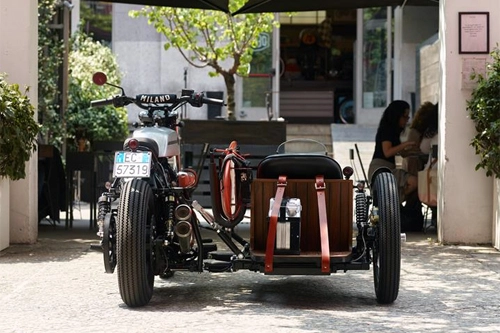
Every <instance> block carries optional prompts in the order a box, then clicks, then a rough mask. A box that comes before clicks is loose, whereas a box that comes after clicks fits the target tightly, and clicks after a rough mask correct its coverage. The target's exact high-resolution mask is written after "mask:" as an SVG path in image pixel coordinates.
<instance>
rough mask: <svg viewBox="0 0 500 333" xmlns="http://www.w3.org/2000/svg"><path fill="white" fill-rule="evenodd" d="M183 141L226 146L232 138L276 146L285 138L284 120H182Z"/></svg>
mask: <svg viewBox="0 0 500 333" xmlns="http://www.w3.org/2000/svg"><path fill="white" fill-rule="evenodd" d="M181 137H182V142H183V143H192V144H197V143H200V144H203V143H209V144H210V145H218V146H221V145H222V146H221V147H225V146H228V145H229V143H230V142H231V141H233V140H236V141H238V144H240V145H243V144H247V145H264V146H269V145H274V146H278V145H279V144H280V143H282V142H283V141H285V140H286V122H284V121H227V120H184V127H183V128H181Z"/></svg>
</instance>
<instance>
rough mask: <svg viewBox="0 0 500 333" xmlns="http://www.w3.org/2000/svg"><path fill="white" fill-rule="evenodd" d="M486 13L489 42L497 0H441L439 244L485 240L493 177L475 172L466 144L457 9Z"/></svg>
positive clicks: (499, 6)
mask: <svg viewBox="0 0 500 333" xmlns="http://www.w3.org/2000/svg"><path fill="white" fill-rule="evenodd" d="M461 11H469V12H477V11H487V12H489V13H490V47H491V48H492V47H494V46H495V44H496V43H497V42H498V41H499V40H500V1H491V0H475V1H470V0H441V1H440V22H441V24H440V32H439V33H440V40H441V46H440V48H441V57H440V61H441V71H442V72H441V89H442V91H441V100H440V127H439V169H440V170H442V172H441V173H440V175H439V182H440V186H439V188H440V191H439V193H438V196H439V209H438V233H439V238H440V240H441V241H442V242H444V243H458V242H460V243H491V241H492V209H493V200H492V195H493V179H492V178H487V177H486V176H485V172H484V171H482V170H480V171H475V166H476V164H477V163H478V157H477V156H476V155H475V154H474V150H473V149H472V147H471V146H470V145H469V143H470V140H471V139H472V137H473V136H474V134H475V129H474V125H473V123H472V121H471V120H470V119H468V118H467V111H466V100H467V99H468V98H469V97H470V91H468V90H461V62H462V58H464V57H467V56H466V55H461V54H459V53H458V38H459V32H458V31H459V29H458V13H459V12H461Z"/></svg>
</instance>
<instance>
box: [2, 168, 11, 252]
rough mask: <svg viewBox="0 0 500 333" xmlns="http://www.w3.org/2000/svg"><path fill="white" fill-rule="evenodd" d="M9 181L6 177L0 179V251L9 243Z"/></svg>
mask: <svg viewBox="0 0 500 333" xmlns="http://www.w3.org/2000/svg"><path fill="white" fill-rule="evenodd" d="M9 184H10V181H9V180H8V179H7V178H2V179H0V251H2V250H3V249H6V248H8V247H9V244H10V230H9V226H10V223H9V217H10V207H9V206H10V198H9V197H10V190H9V189H10V187H9Z"/></svg>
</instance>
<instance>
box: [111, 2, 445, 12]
mask: <svg viewBox="0 0 500 333" xmlns="http://www.w3.org/2000/svg"><path fill="white" fill-rule="evenodd" d="M105 2H114V3H127V4H136V5H149V6H163V7H178V8H197V9H213V10H220V11H223V12H226V13H229V0H106V1H105ZM438 4H439V0H249V1H248V2H247V3H246V4H245V5H244V6H243V7H242V8H240V9H238V10H237V11H236V12H234V13H233V15H236V14H243V13H266V12H269V13H273V12H300V11H310V10H326V9H353V8H367V7H385V6H403V5H404V6H437V5H438Z"/></svg>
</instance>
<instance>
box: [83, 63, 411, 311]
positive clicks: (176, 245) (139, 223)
mask: <svg viewBox="0 0 500 333" xmlns="http://www.w3.org/2000/svg"><path fill="white" fill-rule="evenodd" d="M94 82H95V83H96V84H100V85H102V84H110V83H107V82H106V77H105V75H104V74H103V73H96V74H95V75H94ZM111 85H112V84H111ZM115 87H117V88H119V89H121V94H120V95H117V96H114V97H111V98H109V99H105V100H98V101H93V102H92V106H94V107H99V106H104V105H114V106H115V107H122V106H126V105H128V104H132V103H133V104H135V105H137V106H138V107H140V108H141V109H142V111H141V112H140V114H139V119H140V124H138V127H137V129H136V130H135V131H134V132H133V134H132V136H131V137H130V138H128V139H127V140H125V142H124V144H123V150H121V151H118V152H116V153H115V157H114V166H113V177H114V178H113V181H112V182H111V185H110V187H109V188H108V189H107V190H106V191H105V192H104V193H103V194H102V195H101V196H100V198H99V200H98V226H99V231H98V235H99V237H100V243H99V244H94V245H92V248H93V249H98V250H100V251H102V253H103V257H104V267H105V271H106V272H107V273H113V272H114V271H115V269H116V270H117V273H118V274H117V275H118V286H119V290H120V295H121V297H122V299H123V301H124V302H125V303H126V304H127V305H128V306H130V307H139V306H144V305H146V304H147V303H148V302H149V301H150V299H151V298H152V296H153V291H154V288H153V287H154V281H155V276H159V277H160V278H164V279H167V278H172V277H173V275H174V273H175V272H176V271H188V272H209V273H235V272H237V271H240V270H249V271H253V272H257V273H262V274H265V275H324V276H328V275H331V274H332V273H337V272H346V271H348V270H370V268H371V267H372V268H373V278H374V287H375V294H376V299H377V301H378V302H379V303H381V304H389V303H392V302H394V301H395V300H396V298H397V296H398V291H399V282H400V263H401V233H400V210H399V198H398V191H397V184H396V180H395V178H394V176H393V175H392V173H391V171H390V170H388V169H383V168H382V169H379V170H377V171H376V172H375V174H374V175H373V176H372V178H371V180H370V181H369V182H365V181H359V182H356V183H355V182H354V181H353V180H352V179H351V177H352V175H353V169H352V168H351V167H350V166H347V167H344V168H341V166H340V165H339V164H338V163H337V161H335V160H334V159H333V158H331V157H330V156H328V154H327V152H326V149H324V146H322V145H321V144H319V143H317V142H316V143H315V142H314V141H313V140H307V139H306V140H291V141H287V142H285V143H283V144H282V145H280V146H279V147H277V150H276V153H275V154H271V155H269V156H267V157H265V158H264V159H263V160H262V161H260V163H259V164H258V166H256V168H252V167H251V166H250V165H249V163H248V162H247V161H246V159H245V155H244V154H242V153H240V152H239V148H238V145H237V142H236V141H233V142H231V144H230V145H229V146H228V147H227V148H223V149H217V148H212V149H211V150H210V154H209V158H210V160H209V171H210V188H211V199H212V207H211V209H210V210H209V209H206V208H204V207H202V206H201V205H200V204H199V203H198V202H197V201H196V200H194V199H193V192H194V189H195V188H196V186H197V183H198V175H197V172H196V171H195V170H192V169H187V168H183V167H182V165H181V163H180V161H181V158H180V153H181V149H180V136H179V128H180V126H182V122H181V121H179V120H178V114H177V110H178V108H180V107H181V106H183V105H185V104H189V105H191V106H194V107H200V106H202V105H204V104H208V103H213V104H218V105H223V101H221V100H215V99H209V98H206V97H205V96H204V94H203V93H196V92H194V91H193V90H187V89H184V90H182V92H181V94H180V95H177V94H141V95H137V96H135V97H128V96H126V95H125V92H124V90H123V89H122V88H120V87H118V86H115ZM321 146H322V148H321ZM311 147H314V148H311ZM318 147H319V148H318ZM248 211H249V212H250V236H249V239H245V238H244V237H242V236H240V235H239V234H238V231H237V229H238V228H236V226H237V225H238V224H239V223H241V222H242V221H243V220H244V219H245V214H246V212H248ZM203 220H205V221H203ZM202 222H206V223H202ZM205 229H208V230H209V231H210V232H213V234H214V235H217V237H218V238H219V239H220V242H222V243H223V244H225V245H226V247H227V248H229V250H230V252H227V251H224V252H223V251H218V247H217V246H218V244H217V242H214V241H213V240H212V239H209V238H204V236H203V233H202V230H205ZM353 229H355V230H353ZM228 278H229V277H228Z"/></svg>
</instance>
